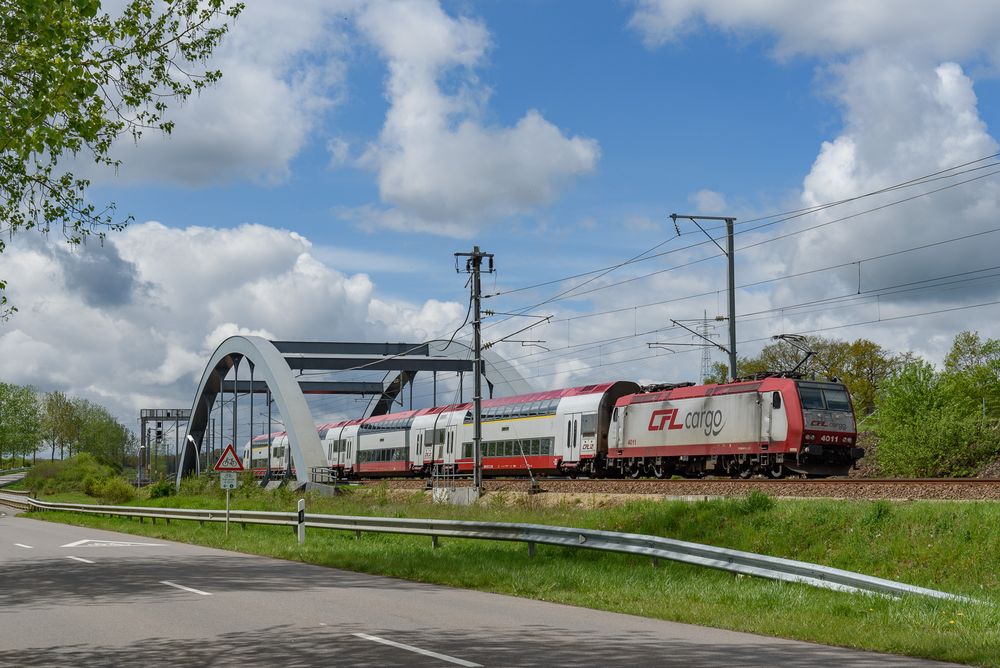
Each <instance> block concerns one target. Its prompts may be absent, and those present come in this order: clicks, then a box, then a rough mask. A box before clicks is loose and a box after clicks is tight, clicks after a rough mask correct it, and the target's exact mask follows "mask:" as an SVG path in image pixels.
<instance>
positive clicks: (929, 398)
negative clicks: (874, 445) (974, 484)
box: [876, 362, 1000, 477]
mask: <svg viewBox="0 0 1000 668" xmlns="http://www.w3.org/2000/svg"><path fill="white" fill-rule="evenodd" d="M972 378H973V377H972V376H971V375H970V374H968V373H963V372H959V371H953V372H945V373H937V372H935V371H934V368H933V367H932V366H931V365H930V364H927V363H926V362H914V363H911V364H909V365H907V366H905V367H903V368H902V369H901V370H900V371H899V372H898V373H897V374H896V375H894V376H893V377H892V378H890V379H889V381H888V382H887V383H886V385H885V388H884V390H883V391H882V393H881V394H880V396H879V401H878V410H879V413H878V416H879V417H878V422H877V426H876V432H877V435H878V438H879V446H878V458H879V466H880V467H881V468H882V470H883V471H885V473H887V474H888V475H896V476H909V477H938V476H967V475H971V474H972V473H973V472H975V470H976V469H978V468H979V467H980V466H982V464H983V463H984V462H987V461H991V460H992V459H993V458H995V457H996V455H997V453H998V451H1000V442H998V441H1000V439H998V434H997V432H996V431H994V430H993V429H991V426H990V424H989V422H988V421H987V420H985V419H984V415H983V413H982V408H981V405H980V403H979V401H977V399H976V397H975V392H976V387H977V384H976V383H973V382H972Z"/></svg>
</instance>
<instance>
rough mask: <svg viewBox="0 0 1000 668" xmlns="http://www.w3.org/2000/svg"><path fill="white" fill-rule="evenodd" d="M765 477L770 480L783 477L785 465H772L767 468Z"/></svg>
mask: <svg viewBox="0 0 1000 668" xmlns="http://www.w3.org/2000/svg"><path fill="white" fill-rule="evenodd" d="M767 477H768V478H771V479H772V480H778V479H779V478H784V477H785V467H784V466H783V465H781V464H775V465H774V466H772V467H770V468H769V469H767Z"/></svg>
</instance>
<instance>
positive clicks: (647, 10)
mask: <svg viewBox="0 0 1000 668" xmlns="http://www.w3.org/2000/svg"><path fill="white" fill-rule="evenodd" d="M636 5H637V9H636V12H635V14H634V15H633V17H632V20H631V26H632V27H633V28H634V29H636V30H638V31H639V32H640V33H641V34H642V35H643V37H644V38H645V39H646V41H647V43H649V44H650V45H660V44H663V43H665V42H668V41H671V40H676V39H678V38H681V37H683V36H684V35H685V34H688V33H691V32H693V31H696V30H698V29H700V28H701V27H703V26H705V25H710V26H714V27H717V28H720V29H722V30H725V31H731V32H735V33H743V34H752V33H764V34H766V35H768V36H774V37H775V38H776V39H777V45H776V49H777V53H778V55H780V56H784V57H788V56H792V55H797V54H810V55H820V56H839V55H842V54H844V53H855V52H860V51H866V50H869V49H873V48H881V49H886V50H888V51H891V52H893V53H897V54H900V55H902V56H904V57H906V58H908V59H912V58H914V57H918V56H919V57H928V58H932V59H959V58H966V57H969V56H973V55H976V54H977V53H979V52H981V51H986V52H990V53H992V55H993V56H994V57H995V56H997V55H1000V45H998V42H997V25H1000V5H998V4H997V3H996V2H993V1H992V0H966V1H965V2H962V3H961V6H955V5H950V4H948V3H944V2H939V1H938V0H881V1H880V2H855V1H854V0H828V1H827V2H819V3H815V2H799V1H798V0H764V1H761V0H638V2H637V3H636Z"/></svg>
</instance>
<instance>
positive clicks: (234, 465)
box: [215, 443, 243, 471]
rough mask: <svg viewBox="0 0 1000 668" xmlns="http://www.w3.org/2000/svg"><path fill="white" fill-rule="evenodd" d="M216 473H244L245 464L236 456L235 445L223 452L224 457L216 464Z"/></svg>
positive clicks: (228, 446)
mask: <svg viewBox="0 0 1000 668" xmlns="http://www.w3.org/2000/svg"><path fill="white" fill-rule="evenodd" d="M215 470H216V471H242V470H243V462H241V461H240V458H239V457H237V456H236V450H235V449H234V448H233V444H232V443H230V444H229V445H227V446H226V449H225V450H223V451H222V456H221V457H219V461H217V462H215Z"/></svg>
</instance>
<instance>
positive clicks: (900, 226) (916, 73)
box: [631, 0, 1000, 359]
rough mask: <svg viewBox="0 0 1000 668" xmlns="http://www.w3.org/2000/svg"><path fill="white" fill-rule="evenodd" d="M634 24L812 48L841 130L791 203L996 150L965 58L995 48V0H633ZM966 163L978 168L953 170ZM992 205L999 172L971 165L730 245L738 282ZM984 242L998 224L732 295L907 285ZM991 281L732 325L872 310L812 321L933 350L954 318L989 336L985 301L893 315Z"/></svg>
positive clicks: (763, 298) (783, 53)
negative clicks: (984, 172)
mask: <svg viewBox="0 0 1000 668" xmlns="http://www.w3.org/2000/svg"><path fill="white" fill-rule="evenodd" d="M631 25H632V27H633V28H635V29H636V30H638V31H639V32H640V33H641V34H642V36H643V37H644V39H645V40H646V41H647V43H648V44H650V45H661V44H664V43H666V42H670V41H673V40H678V39H682V38H683V37H684V36H685V35H687V34H690V33H692V32H695V31H699V30H704V29H707V28H715V29H718V30H722V31H725V32H731V33H735V34H738V35H740V36H741V37H746V36H751V37H753V36H763V37H764V38H767V39H770V38H773V39H774V44H775V47H774V48H775V54H776V55H777V56H778V57H781V58H789V57H793V56H796V55H806V56H811V57H818V58H819V59H820V63H821V65H820V69H821V72H822V73H823V74H825V75H826V76H825V77H824V78H823V81H824V82H825V84H826V87H825V88H824V89H823V90H822V91H820V92H821V93H822V94H824V95H828V96H829V97H830V99H832V100H833V101H834V102H835V103H836V104H837V106H838V107H839V109H840V110H841V112H842V115H843V126H842V130H841V131H840V133H839V134H838V135H837V136H835V137H832V138H830V139H829V140H827V141H825V142H823V143H822V145H821V146H820V147H818V155H817V157H816V160H815V162H814V163H813V165H812V168H811V169H810V171H809V173H808V174H806V175H805V176H804V177H803V181H802V188H801V191H800V193H799V198H798V199H799V202H791V203H790V206H789V207H788V208H798V207H800V206H813V205H816V204H820V203H824V202H830V201H835V200H840V199H843V198H846V197H851V196H854V195H857V194H860V193H863V192H867V191H871V190H874V189H877V188H880V187H885V186H889V185H892V184H894V183H898V182H901V181H904V180H906V179H909V178H913V177H917V176H920V175H922V174H930V173H933V172H937V171H939V170H942V169H945V168H948V167H950V166H953V165H957V164H959V163H963V162H966V161H969V160H974V159H977V158H982V157H984V156H987V155H991V154H993V153H995V152H997V150H998V144H997V141H996V140H995V139H994V138H993V137H992V136H991V135H990V134H989V132H988V129H987V127H986V124H985V123H984V122H983V120H982V119H981V117H980V115H979V109H978V101H977V98H976V94H975V90H974V82H973V80H972V78H971V77H970V74H969V69H968V67H966V66H963V65H973V66H978V65H981V64H982V61H983V60H984V59H985V60H986V61H987V62H988V63H990V64H991V65H993V66H994V67H995V65H996V63H997V61H998V59H1000V48H998V44H1000V5H998V4H997V3H995V2H974V1H970V2H966V3H963V4H962V6H961V9H960V10H959V9H956V7H954V6H950V5H947V4H945V3H938V2H933V1H931V0H926V1H921V2H916V1H907V2H903V1H902V0H889V1H887V2H877V3H876V2H867V3H865V2H851V1H848V0H843V1H833V2H825V3H799V2H794V1H793V0H771V1H769V2H740V1H736V2H733V1H728V0H727V1H722V0H706V1H704V2H689V1H686V0H660V1H656V0H643V1H641V2H638V3H637V9H636V12H635V14H634V16H633V19H632V21H631ZM980 173H981V172H980ZM972 176H976V173H973V174H969V175H967V176H965V177H962V178H969V177H972ZM955 180H960V179H955ZM950 182H951V181H939V182H934V183H932V184H929V185H927V186H922V187H919V188H913V189H908V190H901V191H897V192H894V193H889V194H886V195H884V196H881V197H878V198H872V199H867V200H864V201H862V202H858V203H856V204H852V205H847V206H842V207H837V208H835V209H831V210H828V211H825V212H823V213H820V214H817V215H814V216H810V217H807V218H803V219H797V220H795V221H790V222H789V223H786V224H784V225H782V226H781V227H779V228H777V229H773V228H772V229H768V230H766V231H762V232H760V233H757V234H755V235H752V238H747V237H744V238H743V239H741V241H740V242H739V243H738V244H737V246H738V247H740V246H743V245H745V244H747V243H749V242H751V241H759V240H764V239H767V238H770V237H774V236H776V235H778V234H783V233H787V232H791V231H794V230H797V229H802V228H804V227H807V226H811V225H816V224H818V223H823V222H828V221H833V220H834V219H836V218H840V217H843V216H848V215H851V214H856V213H860V212H862V211H863V210H865V209H868V208H872V207H875V206H878V205H882V204H887V203H889V202H891V201H893V200H896V199H901V198H904V197H907V196H911V195H914V194H917V193H919V192H922V191H928V190H931V189H933V188H939V187H941V186H944V185H947V184H948V183H950ZM695 198H698V195H697V194H696V195H695ZM709 204H710V203H709ZM998 214H1000V188H998V187H997V184H996V182H995V180H987V181H980V182H977V183H974V184H969V185H966V186H961V187H958V188H955V189H953V190H947V191H944V192H940V193H936V194H934V195H932V196H929V197H926V198H921V199H919V200H917V201H914V202H910V203H907V204H900V205H898V206H890V207H889V208H886V209H884V210H881V211H876V212H872V213H866V214H864V215H860V216H858V217H857V218H852V219H850V220H846V221H844V222H840V223H834V224H831V225H828V226H825V227H822V228H819V229H815V230H812V231H809V232H806V233H804V234H800V235H797V236H793V237H790V238H788V239H786V240H783V241H778V242H775V243H769V244H766V245H763V246H759V247H757V248H751V249H748V250H746V251H744V252H743V253H741V254H740V256H739V257H738V265H737V270H738V276H739V277H738V279H737V282H739V283H743V282H747V281H750V280H755V279H762V278H768V277H772V276H779V275H785V274H795V273H797V272H803V271H808V270H811V269H815V268H820V267H825V266H831V265H834V264H837V263H851V262H855V263H856V262H857V261H859V260H862V259H864V258H871V257H873V256H877V255H881V254H886V253H893V252H897V251H900V250H905V249H908V248H913V247H916V246H919V245H922V244H933V243H936V242H938V241H943V240H947V239H949V238H955V237H960V236H963V235H968V234H977V233H979V232H983V231H987V230H989V229H991V228H994V227H995V226H996V222H995V221H996V220H997V219H998ZM994 248H996V240H995V239H993V238H992V237H990V236H982V237H977V238H976V239H974V240H971V241H965V242H956V243H950V244H943V245H938V246H934V247H933V248H929V249H927V250H924V251H919V252H913V253H904V254H900V255H894V256H891V257H886V258H882V259H877V260H871V261H866V262H861V266H860V271H859V268H858V265H857V264H854V265H849V266H846V267H844V268H842V269H838V270H836V271H830V272H823V273H818V274H815V275H811V276H803V277H801V278H798V279H795V280H789V281H782V282H779V283H775V284H773V286H769V287H768V288H766V289H759V290H756V291H755V292H753V293H745V294H744V293H741V296H740V305H739V310H740V311H742V312H746V311H752V310H763V309H767V308H773V307H777V306H789V305H793V304H799V303H804V302H808V301H811V300H815V299H817V298H830V297H833V296H838V295H843V296H852V295H855V296H856V295H857V293H858V291H861V292H862V293H864V292H865V291H868V290H872V289H876V288H883V287H888V286H895V285H898V286H903V285H905V284H909V283H913V282H915V281H922V280H926V279H928V278H931V277H935V276H944V275H948V274H957V273H959V272H963V271H969V270H973V269H977V268H981V267H986V266H992V265H994V264H995V263H996V262H995V259H993V255H995V253H993V252H992V249H994ZM859 274H860V277H859ZM910 287H919V286H917V285H911V286H910ZM984 295H985V297H984ZM995 295H996V286H995V285H994V284H993V283H989V282H983V283H976V284H973V283H968V284H957V285H955V286H951V287H949V288H948V289H944V288H942V289H938V290H918V291H911V292H904V293H899V294H896V295H892V296H883V297H880V298H879V299H875V298H874V297H871V298H867V299H862V297H863V295H861V296H859V297H858V299H857V301H855V302H854V303H852V304H851V305H840V306H833V305H825V306H813V307H811V308H810V309H808V310H796V309H792V308H787V309H785V310H784V311H782V312H780V313H777V314H775V315H774V316H771V317H770V318H769V319H768V318H764V319H760V320H758V321H756V322H754V321H752V320H749V321H746V322H744V323H743V324H742V325H741V327H742V328H741V330H740V331H741V334H740V338H741V339H742V338H753V337H754V336H767V335H769V334H773V333H775V332H777V331H810V330H813V329H821V328H828V327H838V326H841V325H844V324H848V323H852V322H864V321H873V322H878V321H881V323H880V324H878V325H871V324H870V325H868V326H867V327H853V328H846V329H840V330H837V329H834V330H828V331H826V332H819V333H820V334H823V335H826V336H843V337H848V338H854V337H860V336H867V337H871V338H875V339H877V340H879V342H880V343H882V344H883V345H886V346H888V347H890V348H891V349H895V350H906V349H912V350H915V351H917V352H919V353H922V354H927V355H929V356H931V357H932V358H933V359H940V358H941V356H942V355H943V352H944V348H945V347H946V346H947V345H948V344H949V343H950V341H951V338H952V337H953V335H954V334H955V333H956V332H958V331H960V330H961V329H966V328H970V329H973V328H976V327H980V328H982V329H983V330H984V331H989V332H992V334H993V335H994V336H995V335H996V334H997V332H996V330H995V327H994V326H993V325H992V324H991V318H990V317H989V312H987V311H983V310H978V311H977V310H967V311H959V312H956V313H957V314H961V315H960V319H956V316H954V315H953V316H951V317H946V316H924V317H921V318H918V319H907V318H903V319H900V320H898V321H894V320H892V318H894V317H898V316H906V315H908V314H913V313H921V312H931V311H935V310H939V309H943V308H955V307H961V306H967V305H969V304H974V303H980V302H983V301H988V298H989V297H993V298H995ZM758 345H759V344H758Z"/></svg>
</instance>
